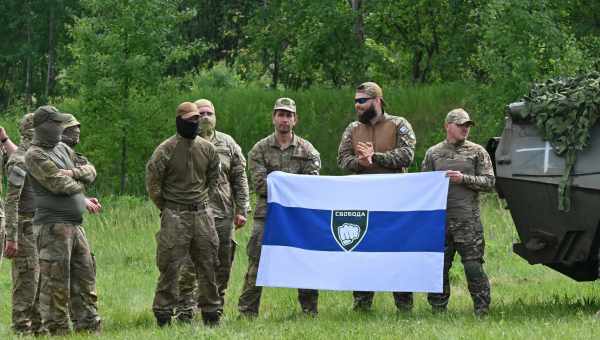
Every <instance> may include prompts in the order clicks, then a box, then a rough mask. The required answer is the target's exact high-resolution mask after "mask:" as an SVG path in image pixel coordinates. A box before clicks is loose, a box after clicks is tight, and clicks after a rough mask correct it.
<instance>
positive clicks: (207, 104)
mask: <svg viewBox="0 0 600 340" xmlns="http://www.w3.org/2000/svg"><path fill="white" fill-rule="evenodd" d="M194 104H196V107H197V108H198V111H200V112H204V111H206V110H207V109H208V111H210V112H212V113H215V107H214V105H213V103H212V102H211V101H210V100H208V99H198V100H196V101H195V102H194Z"/></svg>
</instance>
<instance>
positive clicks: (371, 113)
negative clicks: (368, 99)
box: [358, 105, 377, 124]
mask: <svg viewBox="0 0 600 340" xmlns="http://www.w3.org/2000/svg"><path fill="white" fill-rule="evenodd" d="M375 116H377V111H375V106H374V105H371V106H370V107H369V108H368V109H366V110H365V111H363V113H362V114H361V115H360V116H358V121H359V122H361V123H363V124H371V120H372V119H373V118H375Z"/></svg>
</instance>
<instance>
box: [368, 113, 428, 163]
mask: <svg viewBox="0 0 600 340" xmlns="http://www.w3.org/2000/svg"><path fill="white" fill-rule="evenodd" d="M396 131H397V133H396V147H395V148H394V149H392V150H390V151H386V152H376V153H375V154H374V155H373V163H375V164H377V165H379V166H381V167H384V168H388V169H402V168H408V167H409V166H410V164H411V163H412V161H413V158H414V156H415V145H416V143H417V140H416V137H415V133H414V132H413V129H412V126H411V125H410V123H409V122H408V121H407V120H406V119H404V118H402V119H400V122H399V123H398V126H397V130H396Z"/></svg>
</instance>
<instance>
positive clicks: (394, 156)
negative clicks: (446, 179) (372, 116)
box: [337, 113, 416, 173]
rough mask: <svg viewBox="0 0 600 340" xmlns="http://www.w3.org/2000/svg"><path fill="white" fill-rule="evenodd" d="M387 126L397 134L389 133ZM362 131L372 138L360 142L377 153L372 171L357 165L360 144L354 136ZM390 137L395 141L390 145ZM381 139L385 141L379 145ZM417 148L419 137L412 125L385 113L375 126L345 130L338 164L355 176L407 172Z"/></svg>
mask: <svg viewBox="0 0 600 340" xmlns="http://www.w3.org/2000/svg"><path fill="white" fill-rule="evenodd" d="M386 126H387V127H395V130H389V129H388V128H386ZM360 130H364V131H365V132H367V134H370V136H367V137H366V138H363V140H360V141H367V142H371V143H373V147H374V149H375V154H374V155H373V164H372V166H371V167H369V168H366V167H363V166H361V165H360V164H359V163H358V157H357V156H356V152H355V145H356V144H357V142H359V141H358V140H357V138H356V137H357V136H355V134H357V132H358V131H360ZM377 133H379V134H381V133H385V134H386V135H385V136H381V135H377ZM394 135H395V136H394ZM390 137H391V139H393V140H391V141H389V139H390ZM380 139H381V140H383V141H382V142H381V143H379V144H380V145H378V143H377V142H378V140H380ZM386 140H388V141H387V142H386ZM384 144H385V145H384ZM415 144H416V137H415V133H414V132H413V129H412V126H411V125H410V123H409V122H408V121H407V120H406V119H404V118H402V117H398V116H393V115H389V114H387V113H384V114H383V116H382V118H381V119H380V120H379V121H378V122H377V123H375V125H373V126H371V125H366V124H363V123H361V122H358V121H354V122H352V123H350V124H349V125H348V126H347V127H346V130H345V131H344V134H343V135H342V140H341V142H340V146H339V148H338V156H337V164H338V167H340V169H342V170H346V171H349V172H352V173H390V172H406V171H407V168H408V167H409V166H410V164H411V163H412V161H413V158H414V154H415Z"/></svg>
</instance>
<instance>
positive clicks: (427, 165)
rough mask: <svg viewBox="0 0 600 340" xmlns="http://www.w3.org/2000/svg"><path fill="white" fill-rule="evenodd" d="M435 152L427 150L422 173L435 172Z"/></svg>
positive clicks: (422, 164)
mask: <svg viewBox="0 0 600 340" xmlns="http://www.w3.org/2000/svg"><path fill="white" fill-rule="evenodd" d="M432 154H433V152H432V150H431V149H429V150H427V152H426V153H425V158H423V162H422V163H421V171H423V172H426V171H434V170H435V168H434V166H433V156H432Z"/></svg>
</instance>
